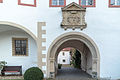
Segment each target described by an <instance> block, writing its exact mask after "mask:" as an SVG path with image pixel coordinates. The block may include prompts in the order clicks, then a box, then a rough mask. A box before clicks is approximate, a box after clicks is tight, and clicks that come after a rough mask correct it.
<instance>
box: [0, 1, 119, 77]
mask: <svg viewBox="0 0 120 80" xmlns="http://www.w3.org/2000/svg"><path fill="white" fill-rule="evenodd" d="M3 1H4V3H0V21H9V22H14V23H18V24H20V25H23V26H25V27H26V28H28V29H29V30H31V31H32V32H33V33H34V34H35V35H37V22H43V21H45V22H46V23H47V26H46V30H47V35H46V37H47V43H46V45H47V50H46V51H45V53H46V52H47V51H48V48H49V46H50V44H51V43H52V42H53V40H55V38H57V37H58V36H59V35H61V34H63V33H66V32H70V31H72V30H67V31H64V30H63V29H62V28H61V27H60V23H61V21H62V13H61V8H59V7H49V0H39V1H37V7H28V6H21V5H17V0H12V1H11V0H3ZM73 1H75V2H77V3H78V1H79V0H67V4H69V3H71V2H73ZM119 15H120V8H109V7H108V0H96V7H95V8H87V11H86V16H85V17H86V22H87V28H86V29H85V30H83V31H80V30H75V31H77V32H82V33H85V34H87V35H88V36H89V37H91V38H92V39H93V40H94V41H95V43H96V44H97V46H98V48H99V50H100V57H101V59H100V60H101V61H100V75H101V77H112V78H120V69H119V66H120V60H119V59H120V55H119V54H120V37H119V34H120V26H119V25H120V22H119V21H120V16H119ZM73 32H74V31H73ZM0 38H1V37H0ZM9 39H10V38H9ZM9 46H10V45H9ZM6 51H7V52H10V50H6ZM3 56H4V55H2V57H3ZM10 56H11V55H9V56H7V57H10ZM0 57H1V56H0ZM1 59H3V58H1ZM9 59H10V58H9ZM16 59H18V58H16ZM24 59H26V58H24ZM11 60H13V59H11ZM27 60H28V61H27V62H30V61H29V60H31V59H27Z"/></svg>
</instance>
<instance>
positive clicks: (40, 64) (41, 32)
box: [37, 22, 46, 74]
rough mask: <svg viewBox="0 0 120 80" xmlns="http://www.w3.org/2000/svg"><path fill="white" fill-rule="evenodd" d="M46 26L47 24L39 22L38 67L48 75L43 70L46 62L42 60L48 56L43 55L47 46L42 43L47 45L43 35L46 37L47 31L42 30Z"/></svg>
mask: <svg viewBox="0 0 120 80" xmlns="http://www.w3.org/2000/svg"><path fill="white" fill-rule="evenodd" d="M45 26H46V23H45V22H38V39H37V44H38V67H39V68H40V69H42V71H43V73H44V74H46V69H43V67H46V62H45V61H43V60H42V59H43V58H44V59H46V54H43V51H46V46H43V45H42V43H46V38H42V35H46V30H45V29H44V30H43V29H42V28H43V27H45Z"/></svg>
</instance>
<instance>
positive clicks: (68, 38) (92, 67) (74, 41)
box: [47, 32, 100, 78]
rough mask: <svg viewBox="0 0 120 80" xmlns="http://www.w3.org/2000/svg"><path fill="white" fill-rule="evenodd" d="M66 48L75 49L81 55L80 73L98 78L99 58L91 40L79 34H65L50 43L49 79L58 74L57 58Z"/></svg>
mask: <svg viewBox="0 0 120 80" xmlns="http://www.w3.org/2000/svg"><path fill="white" fill-rule="evenodd" d="M67 47H72V48H75V49H77V50H78V51H79V52H80V53H81V64H80V65H81V72H82V71H84V72H86V73H87V74H89V75H91V76H92V77H99V74H100V73H99V66H100V64H99V59H100V56H99V51H98V49H97V46H96V45H95V43H94V42H93V40H92V39H91V38H89V37H88V36H87V35H85V34H83V33H79V32H69V33H65V34H63V35H61V36H59V37H58V38H57V39H56V40H55V41H54V42H53V43H52V45H51V46H50V48H49V51H48V54H49V55H48V59H49V60H48V68H47V69H48V75H49V77H52V78H55V77H56V75H57V74H59V73H58V72H59V71H58V62H57V57H58V54H59V52H60V51H61V50H62V49H64V48H67ZM72 70H73V69H72ZM57 71H58V72H57ZM79 75H81V74H79Z"/></svg>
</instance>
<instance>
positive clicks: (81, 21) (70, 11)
mask: <svg viewBox="0 0 120 80" xmlns="http://www.w3.org/2000/svg"><path fill="white" fill-rule="evenodd" d="M85 12H86V8H83V7H82V6H79V4H77V3H75V2H72V3H71V4H69V5H67V6H65V7H64V8H62V16H63V20H62V23H61V27H62V28H64V29H65V30H67V29H68V28H71V29H73V30H75V29H76V28H79V29H81V30H83V29H85V28H86V27H87V24H86V22H85Z"/></svg>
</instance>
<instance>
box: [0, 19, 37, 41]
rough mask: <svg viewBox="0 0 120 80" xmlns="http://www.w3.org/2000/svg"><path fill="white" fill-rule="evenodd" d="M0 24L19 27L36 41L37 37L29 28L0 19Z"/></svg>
mask: <svg viewBox="0 0 120 80" xmlns="http://www.w3.org/2000/svg"><path fill="white" fill-rule="evenodd" d="M0 24H2V25H9V26H12V27H16V28H19V29H21V30H23V31H25V32H26V33H28V34H29V35H30V36H31V37H32V38H33V39H34V40H35V41H37V37H36V36H35V35H34V34H33V33H32V32H31V31H30V30H29V29H27V28H25V27H24V26H22V25H19V24H16V23H13V22H8V21H0Z"/></svg>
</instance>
